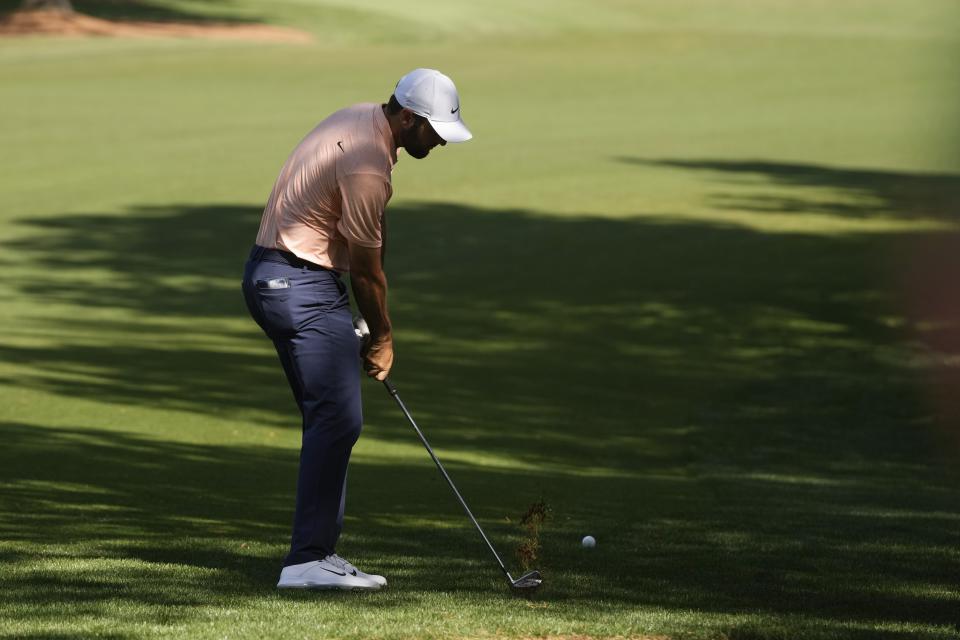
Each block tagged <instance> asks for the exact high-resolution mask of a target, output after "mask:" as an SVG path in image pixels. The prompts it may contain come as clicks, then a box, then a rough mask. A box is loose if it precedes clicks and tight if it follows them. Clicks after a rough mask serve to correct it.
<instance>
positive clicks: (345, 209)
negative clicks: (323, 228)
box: [337, 173, 393, 248]
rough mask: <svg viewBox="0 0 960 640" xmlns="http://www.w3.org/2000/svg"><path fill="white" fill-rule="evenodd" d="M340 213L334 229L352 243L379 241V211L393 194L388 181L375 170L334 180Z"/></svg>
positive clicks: (363, 244) (373, 244)
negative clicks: (338, 189)
mask: <svg viewBox="0 0 960 640" xmlns="http://www.w3.org/2000/svg"><path fill="white" fill-rule="evenodd" d="M337 184H338V185H339V187H340V198H341V212H340V220H339V221H337V231H339V232H340V233H342V234H343V236H344V237H345V238H346V239H347V240H348V241H350V242H351V243H353V244H358V245H360V246H361V247H370V248H376V247H379V246H381V245H382V244H383V224H382V219H383V210H384V208H385V207H386V206H387V202H388V201H389V200H390V196H391V195H392V194H393V189H392V187H391V186H390V182H389V181H388V180H387V179H386V178H384V177H383V176H382V175H379V174H375V173H351V174H347V175H345V176H343V177H341V178H338V179H337Z"/></svg>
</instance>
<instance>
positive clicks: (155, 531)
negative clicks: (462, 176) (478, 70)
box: [0, 169, 960, 637]
mask: <svg viewBox="0 0 960 640" xmlns="http://www.w3.org/2000/svg"><path fill="white" fill-rule="evenodd" d="M822 171H826V170H825V169H822ZM804 179H805V180H812V179H813V178H811V177H807V178H804ZM823 179H824V180H825V181H827V182H828V183H829V181H830V180H833V181H835V182H842V181H843V177H842V176H840V177H836V176H834V177H830V176H829V174H828V175H825V176H824V178H823ZM877 179H878V180H879V182H880V183H881V184H878V186H877V188H876V192H877V193H878V194H883V193H884V189H886V186H884V185H885V179H883V177H882V176H879V177H878V178H877ZM794 187H795V188H796V189H797V190H798V194H797V198H798V199H799V200H802V199H803V193H802V191H803V182H802V181H801V180H800V179H799V178H798V179H797V182H796V183H795V185H794ZM863 188H867V187H866V186H864V187H863ZM259 215H260V209H259V208H258V207H250V206H246V205H218V206H214V205H171V206H169V207H139V208H133V209H131V210H130V211H128V212H126V213H125V214H123V215H106V214H96V213H89V214H72V215H70V216H64V217H62V218H55V219H42V220H20V221H17V222H16V224H17V225H18V226H20V227H21V228H22V229H21V231H24V233H21V234H20V239H18V240H15V241H10V242H6V243H4V249H5V252H4V254H3V255H4V256H5V257H3V258H0V266H2V267H3V268H4V270H5V272H7V273H8V274H10V276H11V280H10V283H9V286H11V287H12V288H13V289H14V290H15V291H16V292H17V295H18V296H19V297H21V298H22V299H23V300H27V301H29V302H30V303H31V304H32V305H33V306H31V307H26V308H27V309H28V311H26V312H25V314H24V316H23V317H22V318H21V319H22V321H23V323H22V324H21V325H18V326H15V327H11V329H10V331H8V332H7V333H6V334H5V335H4V336H3V337H2V338H0V357H2V358H3V359H4V361H6V362H8V363H11V364H13V365H15V370H16V371H17V372H18V373H17V375H16V377H15V378H12V379H8V380H5V381H4V382H5V383H6V384H9V385H15V386H18V387H21V388H27V389H38V390H42V391H45V392H49V393H52V394H56V395H59V396H63V397H66V398H78V399H95V400H97V401H100V402H108V403H118V404H128V405H136V406H148V407H170V408H177V409H182V410H186V411H190V412H194V413H200V414H206V415H227V416H230V415H237V416H239V415H243V416H246V417H247V418H245V419H249V415H251V414H250V412H252V411H254V410H256V411H258V412H259V413H257V414H256V415H257V416H259V417H258V419H259V420H260V421H261V422H262V423H263V424H265V425H270V426H276V425H289V426H290V427H293V428H296V426H297V425H296V421H295V419H294V408H293V404H292V400H291V399H290V397H289V391H288V390H287V389H286V388H285V384H284V381H283V379H282V375H281V373H280V370H279V367H278V366H277V364H276V363H275V362H274V358H275V356H274V355H273V354H272V352H271V350H270V348H269V345H268V344H267V342H266V339H265V338H264V337H263V336H262V335H261V334H260V333H259V331H258V330H257V329H256V327H255V326H254V325H253V323H252V321H250V320H249V319H248V318H246V312H245V309H244V308H243V303H242V300H241V297H240V291H239V280H240V274H241V270H242V262H243V260H244V258H245V254H246V252H247V250H248V248H249V245H250V242H251V240H252V238H253V237H254V235H255V232H256V228H257V224H258V221H259ZM388 215H389V217H390V220H391V224H390V234H391V235H390V252H389V255H388V273H389V274H390V283H391V309H392V314H393V317H394V323H395V325H396V326H397V328H398V333H397V340H398V361H397V367H396V369H395V375H394V381H395V382H396V384H397V385H398V387H399V388H400V391H401V394H402V396H403V397H404V400H405V401H406V402H407V403H408V405H409V406H410V408H411V410H412V411H413V413H414V415H415V416H416V417H417V419H418V421H419V422H420V423H421V426H423V427H424V429H425V431H426V432H427V435H428V437H429V438H430V439H431V443H432V444H433V445H434V446H435V447H437V448H438V450H440V455H441V458H443V459H444V460H445V461H446V462H448V463H449V466H450V468H451V472H452V473H453V475H454V477H455V479H456V481H457V483H458V486H460V488H461V490H462V491H463V493H464V495H465V496H466V497H467V499H468V501H470V503H471V507H472V508H474V510H475V511H476V512H477V514H478V516H479V517H480V518H481V519H482V520H483V522H484V526H485V527H489V528H490V533H491V535H492V536H493V537H494V539H495V540H497V541H499V542H498V543H499V544H502V545H503V547H505V548H507V549H509V548H510V545H511V544H514V543H516V542H519V539H520V538H519V532H518V530H517V527H516V524H515V521H513V522H507V521H506V520H505V518H508V517H510V518H513V519H515V518H516V517H517V516H519V515H520V514H521V513H522V512H523V510H524V507H525V506H526V505H528V504H529V503H530V502H532V501H534V500H536V499H538V498H541V497H542V498H544V499H546V500H547V501H548V502H549V503H550V504H551V505H552V506H553V508H554V514H555V515H554V519H553V520H552V521H550V522H549V523H548V525H547V526H546V527H545V529H544V533H543V538H542V544H543V548H542V556H541V562H542V563H543V564H542V567H541V568H543V569H544V571H545V572H546V573H547V575H548V577H549V578H550V581H549V586H548V587H547V588H546V589H545V590H544V593H543V596H542V597H543V598H545V599H548V600H550V601H555V602H558V603H567V604H569V605H571V606H577V605H582V606H587V605H590V606H593V605H596V606H600V604H599V602H600V601H603V602H607V603H608V604H609V605H610V606H614V605H628V606H653V607H663V608H667V609H670V610H675V611H684V610H691V609H693V610H698V611H703V612H715V613H724V614H728V613H744V612H766V613H769V614H771V615H777V616H787V617H791V616H792V617H797V618H800V619H804V617H805V616H811V615H815V616H816V620H812V619H811V620H810V621H809V625H812V626H811V627H810V628H811V629H812V630H813V631H816V628H820V627H817V626H816V625H821V627H822V628H820V629H821V632H822V631H823V629H824V628H825V629H827V632H826V633H828V635H829V633H834V634H836V633H840V630H842V629H844V628H845V627H843V625H844V624H846V622H848V621H850V620H854V621H860V622H862V623H864V624H867V623H870V622H871V621H883V622H889V623H912V624H928V625H934V624H939V625H948V624H951V623H952V621H953V619H954V616H955V608H956V601H955V599H952V598H950V597H947V596H944V595H942V594H943V593H945V592H949V590H950V589H952V587H951V585H952V584H953V583H952V580H953V577H954V576H955V575H956V574H957V572H958V570H960V562H958V560H957V557H956V555H955V553H953V552H952V551H951V550H952V549H955V548H956V546H957V544H958V543H960V533H958V532H960V527H958V526H957V524H958V521H957V516H956V514H957V513H958V512H960V491H958V488H957V482H956V478H955V476H953V475H951V473H950V472H949V471H947V470H946V468H945V467H946V465H944V464H943V463H947V464H955V460H956V456H955V454H954V453H952V452H951V451H949V450H947V449H944V448H941V449H940V450H939V451H938V445H939V442H938V440H937V436H936V434H935V432H933V431H931V430H929V429H928V426H929V424H930V422H931V413H930V409H929V408H928V407H926V406H925V405H924V403H923V401H922V392H923V390H922V388H921V382H920V381H919V380H918V368H917V364H916V360H915V358H914V357H913V350H912V349H913V347H912V346H911V344H910V342H909V336H908V334H907V333H906V332H905V331H904V329H903V323H904V322H905V321H906V320H905V315H904V311H903V309H902V308H901V307H900V302H899V292H898V291H897V287H896V285H895V283H894V282H892V281H891V280H889V279H888V278H887V277H886V272H885V270H884V268H881V267H878V265H881V264H884V262H885V261H887V260H889V259H891V258H890V256H891V255H892V254H891V253H890V251H891V248H892V247H894V246H896V244H897V243H899V242H901V241H902V240H903V236H902V235H896V234H883V235H877V234H873V235H857V234H846V235H841V236H831V237H824V236H809V235H800V234H784V235H777V234H764V233H757V232H755V231H750V230H747V229H743V228H739V227H728V226H723V225H707V224H690V223H673V222H662V221H661V222H657V221H655V220H651V219H647V218H644V217H637V218H632V219H623V220H610V219H600V218H596V217H590V216H586V215H585V216H581V217H571V218H556V217H550V216H545V215H540V214H538V213H536V212H532V211H523V210H485V209H479V208H472V207H464V206H456V205H449V204H436V203H433V204H417V203H413V204H406V205H399V206H395V207H391V208H390V210H389V213H388ZM864 215H867V214H864ZM919 236H920V234H914V235H913V236H911V237H919ZM44 306H49V307H50V308H54V309H70V310H71V315H70V316H69V317H63V316H61V315H57V314H49V313H42V312H39V311H36V309H40V308H42V307H44ZM27 314H33V315H32V316H31V315H27ZM365 393H366V398H365V415H366V426H365V436H364V438H366V439H367V441H368V442H371V443H373V444H374V445H375V446H372V447H371V448H370V450H369V451H367V452H366V453H364V454H363V455H360V456H357V457H356V459H355V461H354V464H353V466H352V467H351V485H350V486H351V488H350V496H351V498H350V500H351V505H352V506H351V510H350V518H351V520H349V521H348V530H349V531H350V533H349V535H348V536H347V537H346V538H345V544H346V545H347V551H346V553H345V555H346V554H349V552H351V551H358V552H360V553H362V554H363V555H362V556H361V558H363V557H367V558H372V559H375V560H376V561H377V562H378V563H382V566H383V568H384V570H385V571H388V572H390V571H393V572H394V573H395V574H396V575H399V576H400V577H401V578H400V584H401V585H403V589H405V590H399V589H398V591H397V593H396V594H395V595H392V596H389V597H387V599H386V600H385V601H384V602H386V603H387V604H384V606H390V604H389V603H394V604H397V606H399V605H400V603H406V604H409V603H410V602H413V601H415V600H416V599H417V598H419V597H422V596H423V595H424V594H426V593H427V592H429V591H431V590H450V591H457V592H464V593H477V594H481V593H486V592H489V591H492V590H495V589H499V588H502V585H498V581H499V579H500V578H499V577H498V576H497V575H496V572H495V570H493V569H492V567H491V566H490V565H488V563H489V562H490V559H488V558H486V557H485V556H484V551H483V549H482V547H480V546H479V545H478V546H477V548H476V549H473V548H472V547H469V546H466V545H465V542H464V541H465V540H466V539H469V538H471V537H475V533H474V532H472V531H471V530H470V529H469V524H468V523H464V522H463V520H462V517H461V515H460V514H459V513H458V511H457V506H456V504H455V503H454V502H453V501H452V498H451V497H450V496H449V495H448V489H447V487H446V486H445V485H443V484H442V481H440V480H438V479H437V477H436V472H435V471H434V470H432V469H430V468H429V462H428V461H426V460H424V459H422V458H421V459H420V462H417V463H413V462H411V461H410V458H409V456H407V455H406V454H404V455H394V454H390V453H389V450H390V448H391V447H396V446H400V445H410V446H416V443H415V440H413V438H412V437H411V434H410V433H409V432H408V431H407V427H406V426H405V425H404V424H403V421H402V419H401V417H400V416H399V415H398V413H397V411H396V409H395V407H394V406H392V404H391V401H390V399H389V398H388V397H387V396H386V394H384V393H382V392H381V390H379V389H376V387H375V386H372V385H370V386H368V387H367V388H366V389H365ZM2 430H3V433H4V436H5V440H6V441H7V442H9V443H11V446H7V447H6V448H4V450H3V454H2V455H3V456H4V457H5V458H6V459H5V460H3V461H2V463H3V468H4V469H7V470H8V471H7V472H6V473H7V474H8V477H9V478H12V479H16V480H17V482H16V484H15V494H10V495H14V498H13V501H12V502H11V503H8V505H10V506H7V507H6V508H5V510H6V511H7V513H6V514H5V515H7V516H8V517H9V515H10V514H12V513H15V514H17V515H18V517H17V519H14V520H9V519H8V520H7V521H6V522H7V524H6V525H4V526H3V529H2V532H3V538H4V539H9V540H12V541H15V542H19V543H22V544H29V543H33V542H35V543H38V544H40V543H50V544H53V543H54V542H55V538H57V537H58V536H59V535H61V534H60V533H59V532H62V531H74V532H75V534H76V538H77V539H87V538H89V537H91V536H93V535H94V533H95V532H97V531H101V532H102V531H104V530H106V531H110V532H111V533H110V536H109V537H110V539H111V540H113V541H114V542H113V543H112V546H109V545H108V546H103V547H97V548H96V550H95V553H96V554H106V553H107V550H109V549H113V551H112V553H115V554H116V555H115V556H114V557H116V558H133V559H136V560H139V561H140V562H144V563H148V564H152V565H156V567H157V570H158V571H159V570H161V568H162V566H164V564H172V565H178V566H180V565H182V566H187V567H194V568H198V569H203V570H206V571H213V572H220V571H223V572H224V575H225V576H228V577H230V578H231V582H230V583H231V584H233V585H235V586H234V587H232V588H233V589H235V590H234V591H231V587H225V589H226V591H225V593H226V594H228V595H230V594H233V595H244V594H246V595H251V594H259V593H263V592H264V591H265V590H269V589H270V585H271V584H272V580H274V579H275V572H276V568H277V567H276V559H277V558H279V556H281V555H282V550H283V546H284V544H285V542H286V524H287V522H288V520H289V512H288V511H286V509H288V508H289V503H290V501H291V498H290V496H291V495H292V483H293V476H294V467H293V465H294V462H295V460H294V458H293V455H292V453H291V452H290V451H288V450H287V449H277V450H273V449H264V448H258V449H253V448H244V447H235V446H221V447H213V446H203V445H192V444H191V445H186V444H178V443H171V442H165V441H163V440H160V439H158V440H146V439H144V438H138V437H135V436H132V435H129V434H123V433H117V432H107V431H102V430H97V429H91V428H89V427H86V426H83V427H81V426H77V427H76V428H69V429H67V428H59V429H55V428H52V427H38V426H31V425H29V424H25V423H24V421H22V420H21V421H12V422H10V423H8V424H5V425H3V427H2ZM381 445H382V447H381ZM387 445H390V446H389V447H388V446H387ZM381 449H382V450H381ZM31 452H33V453H31ZM44 459H62V460H65V461H67V464H64V465H61V466H59V467H57V468H49V467H44V466H43V465H42V464H41V463H40V461H41V460H44ZM91 487H92V488H93V489H91ZM51 504H62V505H65V508H64V509H63V510H60V511H57V512H55V513H50V512H49V509H45V508H44V505H51ZM71 505H72V506H71ZM100 505H104V506H103V507H101V506H100ZM98 510H99V511H98ZM74 512H75V513H88V514H98V515H96V516H95V517H91V518H89V519H84V520H82V521H77V520H76V519H75V518H73V517H72V516H71V513H74ZM285 514H286V515H285ZM453 522H455V523H459V524H456V525H450V524H449V523H453ZM586 532H589V533H591V534H593V535H595V536H596V537H597V538H598V540H599V541H600V546H599V547H598V548H597V550H596V553H594V554H592V555H586V554H584V553H583V552H582V550H580V549H579V548H578V545H577V544H576V542H577V540H579V537H580V536H582V535H583V534H584V533H586ZM221 539H227V540H234V541H235V540H237V539H244V540H245V539H250V540H251V545H252V546H251V547H250V550H243V551H242V550H240V549H238V548H225V547H217V542H216V541H217V540H221ZM177 540H180V541H186V542H178V541H177ZM504 540H506V541H507V544H503V543H502V541H504ZM254 543H255V544H254ZM508 555H509V554H508ZM98 557H99V556H98ZM14 559H16V558H14ZM438 566H441V567H442V568H443V571H436V568H437V567H438ZM221 568H222V569H221ZM191 575H193V574H191ZM168 577H169V576H168ZM158 579H159V580H160V581H161V582H162V578H158ZM169 579H171V580H173V578H172V577H169ZM178 579H181V580H182V579H183V578H182V577H181V578H178ZM190 581H191V582H190V584H191V590H192V591H191V592H192V593H194V594H196V593H200V594H201V596H202V597H203V598H205V599H211V598H214V599H215V598H216V597H217V595H216V594H217V593H219V591H218V589H219V588H220V587H219V586H218V585H219V584H220V582H219V581H210V580H209V577H204V576H203V575H200V574H198V575H197V577H195V578H193V577H192V578H190ZM42 582H43V580H42V579H39V580H34V581H33V582H26V583H23V584H22V585H21V587H19V588H22V589H23V591H22V592H21V593H20V594H19V595H20V596H21V597H24V598H41V599H42V598H55V597H56V596H55V595H44V594H43V593H42V592H43V589H42V588H41V586H42ZM94 582H95V583H96V581H94ZM120 582H122V580H119V579H118V581H117V584H112V585H111V586H109V588H121V587H120V585H119V583H120ZM84 584H90V580H86V579H84V580H81V581H80V583H77V584H72V583H71V584H69V585H65V588H66V587H69V590H81V591H82V589H83V585H84ZM96 584H100V583H96ZM98 588H99V587H94V591H96V589H98ZM109 588H108V587H104V589H106V590H109ZM172 590H173V589H172V587H171V591H172ZM164 592H165V591H164V589H159V593H160V594H161V595H160V596H155V597H160V598H163V597H165V596H163V595H162V594H163V593H164ZM131 593H132V596H131V597H134V598H142V599H144V600H146V599H147V598H149V597H154V596H151V595H150V594H149V593H146V591H143V592H142V593H141V592H140V591H139V590H137V589H134V591H132V592H131ZM171 597H172V596H171ZM404 598H409V599H407V600H404ZM49 602H50V603H52V602H53V600H50V601H49ZM174 604H176V603H175V602H174ZM184 606H186V605H184ZM184 615H187V614H186V613H184ZM823 625H825V627H824V626H823ZM791 628H795V627H791ZM738 633H740V634H741V636H743V637H750V633H753V631H751V629H750V628H748V627H744V628H742V629H740V630H739V631H738ZM932 633H933V632H932V631H931V634H932ZM880 636H882V633H880V632H879V631H878V633H877V637H880ZM888 637H896V635H890V636H888ZM930 637H935V636H934V635H931V636H930Z"/></svg>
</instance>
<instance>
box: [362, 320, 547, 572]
mask: <svg viewBox="0 0 960 640" xmlns="http://www.w3.org/2000/svg"><path fill="white" fill-rule="evenodd" d="M353 324H354V329H355V331H356V333H357V338H359V339H360V340H361V342H365V341H366V340H367V339H368V337H369V335H370V330H369V329H368V328H367V323H366V321H364V319H363V318H359V317H358V318H355V319H354V323H353ZM383 386H385V387H386V388H387V392H388V393H389V394H390V395H391V396H393V399H394V400H396V401H397V404H398V405H399V406H400V410H401V411H403V415H405V416H406V417H407V420H408V421H409V422H410V425H411V426H412V427H413V430H414V431H416V432H417V436H418V437H419V438H420V442H422V443H423V446H424V447H426V449H427V453H429V454H430V457H431V458H433V461H434V463H435V464H436V465H437V468H438V469H440V473H441V474H443V477H444V478H445V479H446V481H447V484H449V485H450V488H451V489H452V490H453V493H454V495H455V496H457V500H459V501H460V505H461V506H462V507H463V510H464V511H466V512H467V516H468V517H469V518H470V521H471V522H472V523H473V526H475V527H476V528H477V531H479V532H480V537H481V538H483V541H484V542H486V543H487V547H488V548H489V549H490V553H492V554H493V557H494V558H496V559H497V564H498V565H500V570H501V571H503V574H504V575H505V576H507V580H508V581H509V582H510V586H511V587H513V588H514V589H517V590H531V589H536V588H537V587H539V586H540V584H541V583H542V582H543V578H542V577H541V575H540V572H539V571H536V570H534V571H528V572H527V573H525V574H523V575H522V576H520V577H519V578H514V577H513V576H511V575H510V572H509V571H507V567H506V566H505V565H504V564H503V560H501V559H500V555H499V554H498V553H497V550H496V549H494V548H493V545H492V544H491V543H490V540H489V539H488V538H487V534H485V533H484V532H483V528H481V527H480V523H479V522H477V519H476V518H474V517H473V513H472V512H471V511H470V507H468V506H467V502H466V500H464V499H463V496H462V495H460V492H459V491H458V490H457V486H456V485H455V484H453V480H451V479H450V475H449V474H448V473H447V470H446V469H444V468H443V465H442V464H441V463H440V459H439V458H437V454H435V453H434V452H433V448H431V447H430V443H429V442H427V439H426V437H425V436H424V435H423V432H422V431H420V427H418V426H417V423H416V421H414V419H413V416H412V415H410V412H409V411H408V410H407V407H406V405H404V404H403V400H401V399H400V395H399V394H398V393H397V389H396V387H394V386H393V385H392V384H391V383H390V380H389V379H388V378H385V379H384V380H383Z"/></svg>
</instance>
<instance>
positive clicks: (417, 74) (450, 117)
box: [393, 69, 473, 142]
mask: <svg viewBox="0 0 960 640" xmlns="http://www.w3.org/2000/svg"><path fill="white" fill-rule="evenodd" d="M393 95H395V96H396V97H397V102H399V103H400V106H402V107H406V108H407V109H410V111H413V112H414V113H415V114H417V115H418V116H423V117H424V118H426V119H427V120H429V121H430V124H431V126H433V130H434V131H436V132H437V135H439V136H440V137H441V138H443V139H444V140H446V141H447V142H466V141H467V140H469V139H470V138H472V137H473V134H472V133H470V130H469V129H467V125H465V124H464V123H463V120H461V119H460V96H458V95H457V88H456V87H455V86H454V85H453V80H451V79H450V78H448V77H447V76H445V75H443V74H442V73H440V72H439V71H437V70H436V69H414V70H413V71H411V72H410V73H408V74H407V75H405V76H403V77H402V78H400V82H398V83H397V88H396V89H394V90H393Z"/></svg>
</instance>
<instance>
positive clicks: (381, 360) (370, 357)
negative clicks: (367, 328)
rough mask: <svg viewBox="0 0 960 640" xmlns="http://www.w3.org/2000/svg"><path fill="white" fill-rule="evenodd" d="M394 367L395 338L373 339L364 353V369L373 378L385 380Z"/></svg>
mask: <svg viewBox="0 0 960 640" xmlns="http://www.w3.org/2000/svg"><path fill="white" fill-rule="evenodd" d="M391 367H393V338H391V337H387V338H381V339H374V340H371V341H370V342H369V344H368V346H367V349H366V350H365V351H364V353H363V370H364V371H366V372H367V375H368V376H370V377H371V378H375V379H376V380H378V381H380V382H383V380H385V379H386V377H387V376H388V375H389V374H390V368H391Z"/></svg>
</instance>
